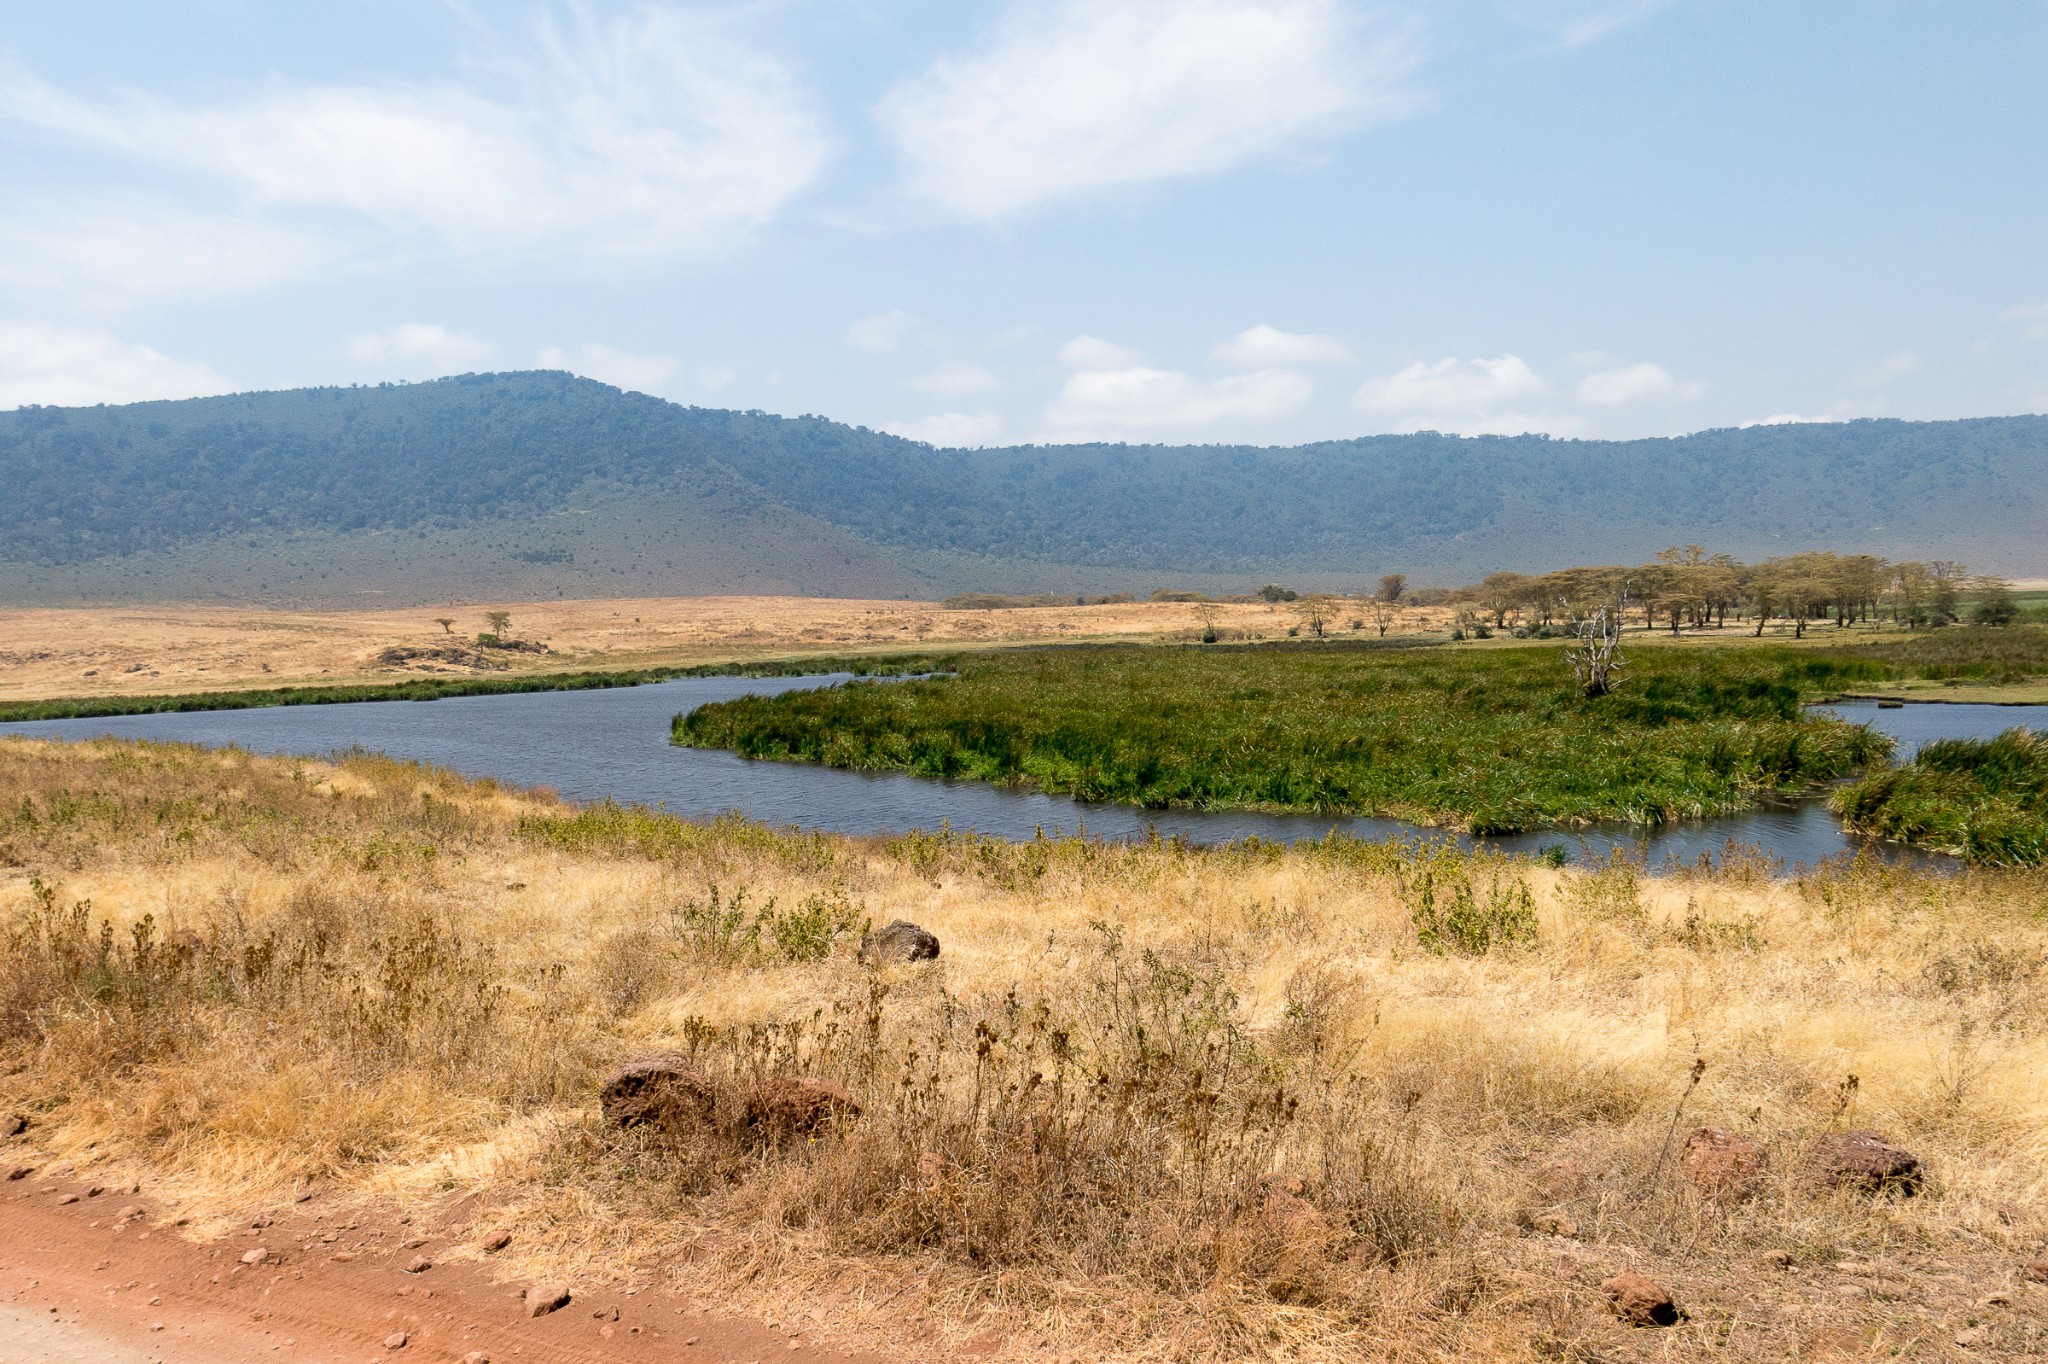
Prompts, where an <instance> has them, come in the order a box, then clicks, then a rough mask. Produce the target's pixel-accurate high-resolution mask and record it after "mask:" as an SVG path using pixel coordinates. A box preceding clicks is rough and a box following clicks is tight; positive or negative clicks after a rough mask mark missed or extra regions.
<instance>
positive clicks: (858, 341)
mask: <svg viewBox="0 0 2048 1364" xmlns="http://www.w3.org/2000/svg"><path fill="white" fill-rule="evenodd" d="M916 322H917V319H916V318H914V317H912V316H911V315H910V314H909V313H906V312H904V311H903V310H902V309H901V308H891V309H890V310H889V311H888V312H886V313H876V314H875V315H874V316H873V317H863V318H861V319H860V320H859V321H858V322H855V323H853V324H852V325H851V326H849V327H847V329H846V344H847V345H849V346H852V347H853V348H854V349H855V350H869V351H874V352H876V353H877V354H882V353H885V352H888V351H892V350H895V349H896V348H897V347H898V346H900V345H902V344H903V338H904V337H905V336H908V335H909V334H910V329H911V327H912V326H913V325H915V324H916Z"/></svg>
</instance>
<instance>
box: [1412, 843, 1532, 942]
mask: <svg viewBox="0 0 2048 1364" xmlns="http://www.w3.org/2000/svg"><path fill="white" fill-rule="evenodd" d="M1402 890H1403V894H1404V896H1405V897H1406V899H1407V902H1408V915H1409V918H1410V919H1411V920H1412V921H1413V922H1414V924H1415V935H1416V937H1418V938H1420V939H1421V940H1422V945H1423V946H1424V947H1426V948H1428V949H1429V950H1430V951H1432V952H1439V953H1442V952H1456V953H1458V954H1460V955H1462V956H1468V957H1476V956H1482V955H1484V954H1485V953H1487V952H1490V951H1492V950H1493V949H1494V948H1496V947H1512V946H1518V945H1526V944H1529V943H1533V942H1535V941H1536V901H1535V899H1534V898H1533V897H1532V896H1531V895H1530V894H1529V887H1528V885H1527V884H1526V883H1525V882H1524V881H1523V880H1522V879H1521V878H1520V877H1518V876H1508V877H1505V878H1504V877H1502V876H1501V875H1500V874H1499V873H1498V872H1496V873H1495V874H1494V875H1493V876H1491V877H1490V878H1489V879H1488V881H1487V884H1486V887H1485V889H1484V890H1483V891H1482V890H1478V889H1476V888H1475V886H1474V880H1473V876H1472V873H1471V872H1470V871H1469V870H1467V869H1463V868H1449V867H1447V866H1444V865H1440V864H1439V863H1438V862H1436V861H1435V860H1431V861H1429V862H1425V863H1424V864H1423V865H1422V866H1421V868H1420V869H1419V870H1417V871H1416V872H1415V873H1414V874H1413V876H1412V877H1411V878H1409V879H1408V880H1407V881H1406V882H1405V884H1404V885H1403V887H1402Z"/></svg>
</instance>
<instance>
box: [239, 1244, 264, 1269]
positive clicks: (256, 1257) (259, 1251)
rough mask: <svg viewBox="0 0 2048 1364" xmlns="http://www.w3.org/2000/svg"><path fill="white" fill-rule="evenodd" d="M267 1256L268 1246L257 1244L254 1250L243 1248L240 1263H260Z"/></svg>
mask: <svg viewBox="0 0 2048 1364" xmlns="http://www.w3.org/2000/svg"><path fill="white" fill-rule="evenodd" d="M269 1258H270V1247H268V1246H258V1247H256V1249H254V1250H245V1251H243V1252H242V1263H243V1264H245V1265H260V1264H262V1263H263V1262H264V1261H265V1260H268V1259H269Z"/></svg>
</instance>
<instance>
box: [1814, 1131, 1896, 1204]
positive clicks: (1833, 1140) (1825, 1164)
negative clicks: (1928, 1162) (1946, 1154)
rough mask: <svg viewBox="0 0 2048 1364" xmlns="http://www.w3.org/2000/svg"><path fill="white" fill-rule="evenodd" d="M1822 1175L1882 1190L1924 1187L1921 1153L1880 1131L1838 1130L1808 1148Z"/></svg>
mask: <svg viewBox="0 0 2048 1364" xmlns="http://www.w3.org/2000/svg"><path fill="white" fill-rule="evenodd" d="M1808 1154H1809V1155H1810V1156H1811V1158H1812V1160H1813V1162H1814V1165H1815V1168H1816V1169H1817V1170H1818V1171H1819V1173H1820V1177H1821V1178H1822V1179H1824V1180H1826V1181H1827V1182H1828V1183H1830V1184H1833V1185H1835V1186H1837V1187H1838V1188H1844V1189H1860V1190H1862V1191H1863V1192H1865V1193H1878V1192H1881V1191H1882V1190H1885V1189H1896V1190H1898V1191H1899V1192H1901V1193H1907V1194H1911V1193H1917V1192H1919V1189H1920V1178H1921V1174H1922V1171H1921V1167H1920V1157H1918V1156H1916V1155H1914V1154H1913V1153H1912V1152H1911V1151H1908V1150H1907V1149H1906V1148H1905V1147H1903V1146H1894V1145H1892V1144H1891V1142H1889V1141H1887V1140H1885V1138H1884V1137H1883V1136H1881V1135H1880V1134H1878V1133H1876V1132H1835V1133H1831V1134H1829V1135H1828V1136H1825V1137H1822V1138H1820V1139H1819V1140H1818V1141H1816V1142H1814V1143H1813V1145H1812V1146H1811V1147H1809V1148H1808Z"/></svg>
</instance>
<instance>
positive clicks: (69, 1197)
mask: <svg viewBox="0 0 2048 1364" xmlns="http://www.w3.org/2000/svg"><path fill="white" fill-rule="evenodd" d="M77 1201H78V1195H77V1194H75V1193H68V1194H65V1195H64V1196H63V1197H62V1198H60V1199H58V1200H57V1205H58V1206H59V1207H62V1206H63V1205H64V1204H66V1203H76V1202H77Z"/></svg>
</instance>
